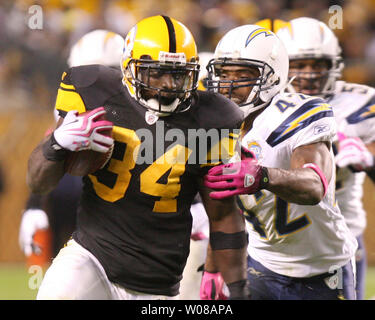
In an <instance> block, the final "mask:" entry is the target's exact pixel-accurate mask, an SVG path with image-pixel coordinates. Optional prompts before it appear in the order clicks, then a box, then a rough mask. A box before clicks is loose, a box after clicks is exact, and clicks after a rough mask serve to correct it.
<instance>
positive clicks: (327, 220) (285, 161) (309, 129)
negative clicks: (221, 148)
mask: <svg viewBox="0 0 375 320" xmlns="http://www.w3.org/2000/svg"><path fill="white" fill-rule="evenodd" d="M335 134H336V123H335V120H334V118H333V111H332V108H331V106H330V105H329V104H327V103H326V102H325V101H324V100H322V99H321V98H318V97H310V96H306V95H302V94H286V93H284V94H279V95H277V96H275V97H274V98H273V100H272V102H271V104H270V105H269V106H268V107H267V108H266V109H265V110H264V111H263V112H262V113H261V114H260V115H259V116H258V117H257V118H256V119H255V121H254V124H253V127H252V129H251V130H250V131H249V132H248V133H247V134H246V135H245V136H244V138H243V140H242V145H243V146H244V147H246V148H248V149H250V150H252V151H253V152H254V153H255V155H256V156H257V158H258V160H259V162H260V164H261V165H263V166H266V167H275V168H282V169H289V168H290V159H291V156H292V152H293V150H294V149H295V148H297V147H299V146H303V145H306V144H311V143H315V142H319V141H327V142H328V143H329V144H330V143H331V142H332V141H333V137H334V136H335ZM331 157H332V161H334V160H333V152H331ZM332 170H333V172H332V179H331V181H330V183H329V187H328V191H327V194H326V196H325V197H324V198H323V200H322V201H321V202H320V203H319V204H318V205H315V206H302V205H298V204H294V203H287V202H286V201H284V200H282V199H281V198H279V197H277V196H276V195H275V194H273V193H271V192H269V191H267V190H261V191H260V192H258V193H256V194H254V195H243V196H240V197H238V204H239V206H240V208H241V209H242V210H243V212H244V214H245V218H246V224H247V230H248V233H249V245H248V253H249V254H250V256H251V257H253V258H254V259H255V260H257V261H259V262H260V263H262V264H263V265H264V266H265V267H266V268H268V269H270V270H272V271H274V272H276V273H279V274H282V275H286V276H290V277H310V276H314V275H317V274H322V273H325V272H329V270H332V269H331V268H335V267H338V266H343V265H345V264H346V263H347V262H348V261H349V260H350V259H351V257H352V256H353V255H354V252H355V250H356V247H357V241H356V239H355V238H354V237H353V235H352V234H351V232H350V230H349V229H348V227H347V226H346V224H345V221H344V218H343V216H342V215H341V213H340V209H339V208H338V206H337V205H336V200H335V169H334V166H333V169H332Z"/></svg>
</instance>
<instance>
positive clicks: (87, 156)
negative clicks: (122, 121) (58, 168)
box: [64, 147, 113, 176]
mask: <svg viewBox="0 0 375 320" xmlns="http://www.w3.org/2000/svg"><path fill="white" fill-rule="evenodd" d="M112 151H113V147H112V148H111V149H110V150H109V151H108V152H107V153H102V152H97V151H93V150H82V151H78V152H73V151H69V153H68V155H67V157H66V159H65V163H64V169H65V172H66V173H69V174H71V175H72V176H85V175H88V174H91V173H94V172H95V171H97V170H99V169H101V168H103V167H104V166H105V165H106V164H107V162H108V160H109V159H110V158H111V155H112Z"/></svg>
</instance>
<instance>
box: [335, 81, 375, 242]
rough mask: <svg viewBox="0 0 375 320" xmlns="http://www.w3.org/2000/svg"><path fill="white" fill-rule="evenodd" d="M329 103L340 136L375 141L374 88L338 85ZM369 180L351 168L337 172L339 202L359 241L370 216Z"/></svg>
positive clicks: (365, 141) (348, 84)
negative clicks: (365, 205) (367, 201)
mask: <svg viewBox="0 0 375 320" xmlns="http://www.w3.org/2000/svg"><path fill="white" fill-rule="evenodd" d="M329 103H330V105H331V106H332V108H333V112H334V115H335V119H336V122H337V130H338V131H339V132H343V133H345V135H346V136H348V137H359V138H360V139H361V140H362V141H363V142H364V143H365V144H368V143H370V142H372V141H374V140H375V108H374V107H375V89H374V88H371V87H368V86H365V85H359V84H353V83H346V82H344V81H337V82H336V88H335V93H334V96H333V97H332V98H331V99H330V100H329ZM336 140H337V139H336ZM365 177H366V174H365V173H364V172H359V173H354V172H353V171H352V170H350V169H349V168H340V169H338V170H337V177H336V181H337V182H336V197H337V201H338V203H339V206H340V209H341V212H342V214H343V215H344V217H345V219H346V223H347V225H348V227H349V229H350V230H351V231H352V232H353V234H354V235H355V236H356V237H357V236H359V235H361V234H362V233H363V231H364V229H365V227H366V212H365V210H364V208H363V203H362V196H363V182H364V180H365Z"/></svg>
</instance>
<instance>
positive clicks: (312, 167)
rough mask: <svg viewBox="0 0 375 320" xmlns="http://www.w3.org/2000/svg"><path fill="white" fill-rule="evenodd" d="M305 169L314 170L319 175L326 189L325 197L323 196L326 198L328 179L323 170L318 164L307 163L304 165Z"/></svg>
mask: <svg viewBox="0 0 375 320" xmlns="http://www.w3.org/2000/svg"><path fill="white" fill-rule="evenodd" d="M303 168H311V169H313V170H314V171H315V172H316V173H317V174H318V175H319V177H320V180H321V181H322V183H323V188H324V195H323V197H325V195H326V194H327V189H328V182H327V179H326V177H325V175H324V173H323V172H322V170H320V168H319V167H318V166H317V165H316V164H314V163H305V164H304V165H303Z"/></svg>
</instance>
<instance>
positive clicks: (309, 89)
mask: <svg viewBox="0 0 375 320" xmlns="http://www.w3.org/2000/svg"><path fill="white" fill-rule="evenodd" d="M306 60H309V61H310V63H312V64H315V65H316V66H317V67H315V69H317V71H299V70H298V69H299V68H301V67H299V64H301V65H302V66H303V65H304V64H305V62H306ZM306 63H308V62H306ZM319 64H320V65H323V64H325V65H326V66H325V67H322V68H321V70H318V69H319ZM294 66H295V67H294ZM342 68H343V62H342V59H338V58H337V59H332V58H331V57H323V56H322V57H319V58H317V57H303V58H294V59H290V67H289V79H291V81H292V82H291V85H289V91H292V92H300V93H304V94H308V95H314V96H320V97H322V98H329V97H330V96H331V95H332V94H333V93H334V89H335V82H336V80H337V79H338V78H340V76H341V71H342ZM313 69H314V68H313Z"/></svg>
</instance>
